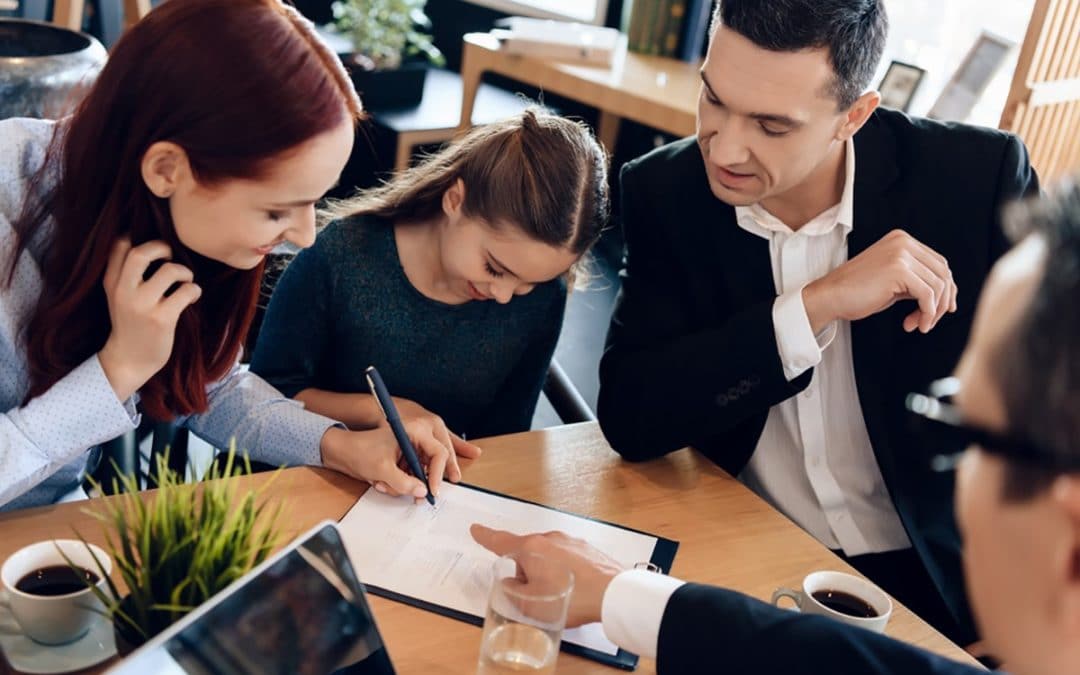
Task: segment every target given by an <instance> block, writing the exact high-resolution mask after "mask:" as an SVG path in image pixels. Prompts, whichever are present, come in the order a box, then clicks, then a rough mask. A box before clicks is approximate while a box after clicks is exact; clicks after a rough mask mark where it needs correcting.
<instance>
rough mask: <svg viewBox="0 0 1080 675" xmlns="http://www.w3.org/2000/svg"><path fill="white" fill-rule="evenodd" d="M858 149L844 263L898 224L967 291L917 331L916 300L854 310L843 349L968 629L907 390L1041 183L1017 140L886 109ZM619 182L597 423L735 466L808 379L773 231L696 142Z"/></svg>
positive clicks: (940, 349)
mask: <svg viewBox="0 0 1080 675" xmlns="http://www.w3.org/2000/svg"><path fill="white" fill-rule="evenodd" d="M855 157H856V162H855V166H856V169H855V186H854V190H855V204H854V207H855V223H854V228H853V230H852V231H851V234H850V235H849V236H848V256H849V258H854V257H855V256H857V255H858V254H860V253H862V252H863V251H864V250H866V249H867V248H868V247H869V246H870V245H871V244H873V243H875V242H877V241H878V240H879V239H881V238H882V237H883V236H884V235H885V234H887V233H888V232H889V231H891V230H893V229H896V228H899V229H903V230H906V231H908V232H910V233H911V234H912V235H913V236H914V237H915V238H917V239H918V240H919V241H921V242H923V243H924V244H926V245H928V246H930V247H931V248H933V249H934V250H936V251H937V252H938V253H940V254H942V255H944V256H945V257H946V258H947V259H948V260H949V264H950V267H951V269H952V273H953V276H954V278H955V280H956V282H957V286H958V290H959V295H958V298H957V305H958V311H957V312H956V313H955V314H948V315H946V316H945V317H944V318H943V319H942V320H941V322H940V323H939V324H938V325H937V326H936V327H935V328H934V330H932V331H931V332H930V333H929V334H927V335H922V334H920V333H918V332H916V333H911V334H908V333H905V332H904V331H903V327H902V322H903V317H904V316H905V315H906V314H907V313H909V312H910V311H911V310H912V309H913V303H910V302H901V303H897V304H896V305H894V306H893V307H892V308H890V309H888V310H886V311H883V312H881V313H879V314H877V315H874V316H872V317H869V318H867V319H864V320H862V321H857V322H855V323H853V325H852V352H853V360H854V367H855V377H856V385H857V388H858V392H859V402H860V404H861V406H862V410H863V416H864V418H865V422H866V427H867V431H868V432H869V435H870V440H871V443H872V444H873V449H874V454H875V456H876V458H877V462H878V464H879V466H880V467H881V472H882V475H883V477H884V479H885V484H886V486H887V487H888V489H889V493H890V495H891V497H892V500H893V502H894V504H895V505H896V509H897V511H898V513H899V515H900V518H901V520H902V521H903V523H904V526H905V528H906V530H907V532H908V535H909V537H910V539H911V541H912V545H913V546H914V547H915V549H916V550H917V552H918V554H919V555H920V557H921V559H922V560H923V562H924V564H925V565H926V567H927V571H928V572H929V573H930V576H931V578H932V579H933V580H934V582H935V584H936V585H937V586H938V588H939V590H940V591H941V592H942V596H943V598H944V599H945V601H946V604H948V605H949V607H950V609H951V610H952V611H953V613H954V615H955V616H956V618H957V620H958V621H959V622H960V624H961V625H962V626H965V627H967V628H969V629H970V626H971V620H970V615H969V613H968V610H967V603H966V600H965V599H964V587H963V583H962V577H961V569H960V544H959V537H958V535H957V533H956V528H955V524H954V519H953V513H952V476H949V475H936V476H935V475H932V474H931V472H930V471H928V470H927V467H928V465H929V457H930V456H931V455H933V454H934V449H933V448H921V447H919V445H918V444H917V443H916V442H915V441H914V440H912V439H911V438H910V434H909V430H908V424H907V418H906V416H905V413H904V405H903V402H904V397H905V396H906V395H907V394H908V393H909V392H912V391H921V390H923V389H924V388H925V386H926V385H927V384H928V383H929V382H930V381H932V380H934V379H936V378H939V377H943V376H945V375H948V374H949V373H950V372H951V371H952V369H953V368H954V367H955V365H956V363H957V361H958V358H959V356H960V353H961V352H962V351H963V347H964V345H965V343H966V342H967V338H968V332H969V330H970V328H971V323H972V318H973V315H974V311H975V305H976V302H977V300H978V297H979V292H980V290H981V289H982V285H983V282H984V281H985V279H986V276H987V273H988V272H989V270H990V267H991V266H992V265H993V263H994V261H995V260H996V259H997V258H998V257H999V256H1001V255H1002V254H1003V253H1004V252H1005V251H1006V250H1007V249H1008V246H1009V243H1008V240H1007V238H1006V236H1005V235H1004V234H1003V232H1002V227H1001V222H1000V215H999V214H1000V210H1001V205H1002V204H1003V203H1005V202H1008V201H1010V200H1013V199H1016V198H1018V197H1021V196H1023V195H1025V194H1032V193H1036V192H1037V191H1038V181H1037V178H1036V176H1035V173H1034V171H1033V170H1032V169H1031V166H1030V165H1029V163H1028V157H1027V151H1026V150H1025V148H1024V146H1023V144H1022V143H1021V142H1020V141H1019V140H1018V139H1017V138H1016V137H1015V136H1012V135H1010V134H1006V133H1002V132H999V131H995V130H990V129H982V128H975V127H970V126H964V125H958V124H941V123H937V122H932V121H929V120H920V119H912V118H909V117H907V116H906V115H904V114H902V113H898V112H895V111H889V110H878V111H877V112H875V113H874V114H873V115H872V116H871V118H870V119H869V120H868V122H867V123H866V125H865V126H864V127H863V128H862V129H861V130H860V131H859V132H858V133H857V134H856V136H855ZM621 179H622V194H623V208H622V218H623V228H624V234H625V238H626V258H625V261H624V267H623V270H622V273H621V276H622V290H621V291H620V296H619V299H618V301H617V304H616V308H615V313H614V315H613V317H612V320H611V327H610V331H609V333H608V341H607V348H606V350H605V353H604V357H603V359H602V361H601V364H600V397H599V402H598V416H599V420H600V425H601V427H602V428H603V431H604V434H605V435H606V436H607V439H608V441H609V442H610V443H611V445H612V446H613V447H614V448H615V450H616V451H618V452H619V453H620V454H621V455H622V456H623V457H625V458H627V459H630V460H645V459H651V458H655V457H658V456H660V455H663V454H666V453H668V452H670V451H672V450H676V449H679V448H682V447H685V446H687V445H690V446H693V447H695V448H697V449H698V450H700V451H701V452H703V453H704V454H705V455H707V456H708V457H709V458H710V459H712V460H713V461H714V462H716V463H717V464H719V465H720V466H721V467H723V468H724V469H725V470H727V471H728V472H729V473H731V474H732V475H737V474H739V473H740V472H741V471H742V469H743V467H744V466H746V463H747V461H749V459H750V456H751V454H752V453H753V451H754V448H755V447H756V445H757V442H758V438H759V437H760V436H761V432H762V429H763V428H764V425H765V420H766V418H767V416H768V411H769V408H771V407H772V406H773V405H776V404H777V403H780V402H782V401H784V400H785V399H787V398H789V397H791V396H794V395H795V394H797V393H799V392H800V391H802V390H803V389H805V388H806V387H807V385H808V384H809V383H810V379H811V377H812V376H813V370H810V371H808V372H806V373H803V374H802V375H801V376H799V377H798V378H796V379H795V380H793V381H791V382H789V381H788V380H787V379H786V377H785V376H784V371H783V366H782V364H781V361H780V356H779V352H778V350H777V346H776V336H775V332H774V329H773V320H772V308H773V302H774V300H775V299H776V295H777V294H776V288H775V286H774V283H773V275H772V265H771V261H770V258H769V242H768V241H767V240H765V239H763V238H761V237H759V236H756V235H754V234H751V233H749V232H747V231H745V230H743V229H742V228H740V227H739V226H738V224H737V223H736V220H735V209H734V208H733V207H731V206H729V205H727V204H725V203H723V202H721V201H720V200H719V199H717V198H716V197H715V196H714V195H713V194H712V192H711V190H710V189H709V184H708V179H707V176H706V173H705V167H704V161H703V159H702V157H701V154H700V152H699V150H698V147H697V145H696V143H695V140H694V139H693V138H687V139H683V140H681V141H677V142H675V143H672V144H670V145H667V146H665V147H662V148H659V149H657V150H655V151H653V152H651V153H649V154H648V155H645V156H644V157H641V158H639V159H637V160H634V161H633V162H630V163H628V164H627V165H626V166H625V167H624V168H623V170H622V176H621Z"/></svg>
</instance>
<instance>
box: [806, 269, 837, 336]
mask: <svg viewBox="0 0 1080 675" xmlns="http://www.w3.org/2000/svg"><path fill="white" fill-rule="evenodd" d="M829 299H830V294H829V292H828V290H827V288H826V284H825V281H824V279H818V280H817V281H812V282H810V283H809V284H807V285H806V286H805V287H804V288H803V290H802V300H803V307H805V308H806V318H807V319H809V321H810V328H811V330H813V331H814V335H820V334H821V332H822V331H823V330H825V328H826V327H827V326H828V325H829V324H830V323H832V322H833V321H835V320H836V318H837V317H836V315H835V314H833V313H832V307H831V304H830V302H829Z"/></svg>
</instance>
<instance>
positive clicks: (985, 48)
mask: <svg viewBox="0 0 1080 675" xmlns="http://www.w3.org/2000/svg"><path fill="white" fill-rule="evenodd" d="M1014 47H1016V43H1015V42H1013V41H1012V40H1009V39H1007V38H1004V37H1001V36H1000V35H995V34H994V33H991V32H990V31H983V32H982V33H981V34H980V35H979V37H978V38H976V39H975V44H973V45H972V46H971V49H970V50H968V53H967V55H966V56H965V57H964V60H963V61H961V62H960V67H959V68H957V69H956V72H955V73H953V76H952V78H951V79H950V80H949V83H948V84H946V85H945V88H944V89H943V90H942V91H941V95H940V96H938V99H937V101H935V102H934V105H933V107H932V108H930V112H929V113H927V115H926V116H927V117H929V118H930V119H935V120H951V121H954V122H963V121H964V120H966V119H967V118H968V115H970V114H971V111H972V110H973V109H974V108H975V104H976V103H978V102H979V97H981V96H982V94H983V92H984V91H986V87H987V86H988V85H989V84H990V81H991V80H992V79H994V75H996V74H997V72H998V70H1000V69H1001V66H1002V65H1003V64H1004V63H1005V59H1006V58H1007V57H1008V56H1009V53H1010V52H1012V50H1013V48H1014Z"/></svg>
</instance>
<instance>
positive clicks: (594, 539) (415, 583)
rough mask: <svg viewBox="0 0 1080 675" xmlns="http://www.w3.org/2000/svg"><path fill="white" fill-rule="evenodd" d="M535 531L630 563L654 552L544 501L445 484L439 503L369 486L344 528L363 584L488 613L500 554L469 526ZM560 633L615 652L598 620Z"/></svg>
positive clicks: (636, 538)
mask: <svg viewBox="0 0 1080 675" xmlns="http://www.w3.org/2000/svg"><path fill="white" fill-rule="evenodd" d="M473 523H480V524H481V525H486V526H487V527H492V528H496V529H500V530H508V531H510V532H513V533H515V534H530V533H533V532H547V531H549V530H562V531H563V532H566V533H567V534H569V535H571V536H574V537H578V538H580V539H584V540H586V541H588V542H589V543H590V544H592V545H593V546H595V547H596V548H598V549H600V550H601V551H603V552H604V553H607V554H608V555H609V556H611V557H612V558H614V559H615V560H617V561H619V562H620V563H622V564H623V565H625V566H626V567H631V566H633V565H634V563H638V562H647V561H649V560H650V559H651V558H652V554H653V549H654V548H655V547H656V542H657V539H656V537H652V536H649V535H645V534H639V533H637V532H631V531H629V530H624V529H622V528H618V527H613V526H611V525H606V524H604V523H598V522H596V521H593V520H589V519H587V518H582V517H580V516H574V515H570V514H567V513H561V512H559V511H554V510H552V509H549V508H545V507H543V506H536V505H535V504H527V503H525V502H520V501H517V500H515V499H510V498H507V497H501V496H498V495H492V494H488V493H486V492H481V491H479V490H474V489H472V488H468V487H463V486H460V485H453V484H451V483H443V484H442V487H441V490H440V496H439V499H438V502H437V506H436V507H435V508H432V507H431V506H429V505H428V504H426V503H424V504H414V503H413V500H412V498H411V497H389V496H387V495H384V494H382V493H379V492H376V491H375V490H368V491H367V492H366V493H364V496H363V497H361V498H360V499H359V500H358V501H357V502H356V504H355V505H354V506H353V507H352V509H350V510H349V512H348V513H346V514H345V517H344V518H342V519H341V523H340V524H339V529H340V530H341V535H342V537H343V539H344V541H345V549H346V550H347V551H348V552H349V558H350V559H351V560H352V564H353V567H355V568H356V571H357V574H358V575H359V576H360V581H361V583H364V584H367V585H370V586H377V587H379V588H382V589H385V590H388V591H393V592H395V593H400V594H402V595H405V596H408V597H411V598H415V599H417V600H423V601H425V602H430V603H433V604H435V605H439V606H442V607H446V608H449V609H453V610H457V611H459V612H465V613H467V614H472V615H473V616H476V617H479V618H481V619H482V618H483V617H484V613H485V611H486V609H487V599H488V592H489V590H490V588H491V581H492V579H491V576H492V566H493V564H494V562H495V558H496V556H495V555H494V554H493V553H491V552H489V551H487V550H486V549H484V548H483V547H481V546H480V545H479V544H477V543H476V542H475V541H473V538H472V536H471V535H470V534H469V526H470V525H472V524H473ZM563 640H564V641H566V642H571V643H574V644H578V645H581V646H583V647H588V648H590V649H595V650H597V651H599V652H602V653H604V654H610V655H614V654H616V653H617V652H618V651H619V648H618V647H616V646H615V644H614V643H612V642H611V641H610V640H608V639H607V636H606V635H604V631H603V628H602V627H601V624H599V623H593V624H589V625H587V626H582V627H580V628H576V629H570V630H567V631H565V632H564V633H563Z"/></svg>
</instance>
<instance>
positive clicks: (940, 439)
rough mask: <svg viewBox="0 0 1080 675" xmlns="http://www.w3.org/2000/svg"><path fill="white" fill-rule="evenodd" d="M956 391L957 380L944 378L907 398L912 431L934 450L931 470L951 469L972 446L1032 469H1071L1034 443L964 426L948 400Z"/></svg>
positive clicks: (956, 409)
mask: <svg viewBox="0 0 1080 675" xmlns="http://www.w3.org/2000/svg"><path fill="white" fill-rule="evenodd" d="M958 391H960V381H959V380H958V379H956V378H955V377H947V378H944V379H941V380H935V381H934V382H932V383H931V384H930V390H929V393H927V394H908V396H907V402H906V406H907V409H908V410H909V411H911V413H912V417H913V426H914V431H915V432H916V433H917V434H918V435H919V436H921V437H923V439H924V442H925V443H926V446H927V447H928V448H932V449H933V451H934V456H933V458H932V459H931V460H930V468H931V469H932V470H933V471H938V472H943V471H952V470H954V469H955V468H956V465H957V464H959V463H960V458H961V456H963V454H964V451H965V450H967V449H968V448H969V447H971V446H972V445H977V446H979V447H980V448H982V449H983V450H985V451H986V452H989V453H991V454H994V455H998V456H999V457H1002V458H1004V459H1008V460H1010V461H1015V462H1021V463H1024V464H1028V465H1031V466H1036V467H1041V468H1045V469H1069V468H1070V467H1063V466H1061V459H1060V458H1059V457H1058V456H1056V455H1055V454H1054V453H1051V452H1048V451H1047V450H1045V449H1043V448H1042V447H1040V446H1038V445H1036V444H1034V443H1031V442H1029V441H1026V440H1024V439H1020V438H1016V437H1013V436H1010V435H1009V434H1002V433H998V432H994V431H989V430H987V429H983V428H981V427H977V426H971V425H969V424H967V423H965V422H964V417H963V415H962V414H961V413H960V410H959V409H958V408H957V407H956V406H954V405H952V404H951V403H949V402H948V401H947V399H950V398H952V397H953V396H955V395H956V393H957V392H958Z"/></svg>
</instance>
